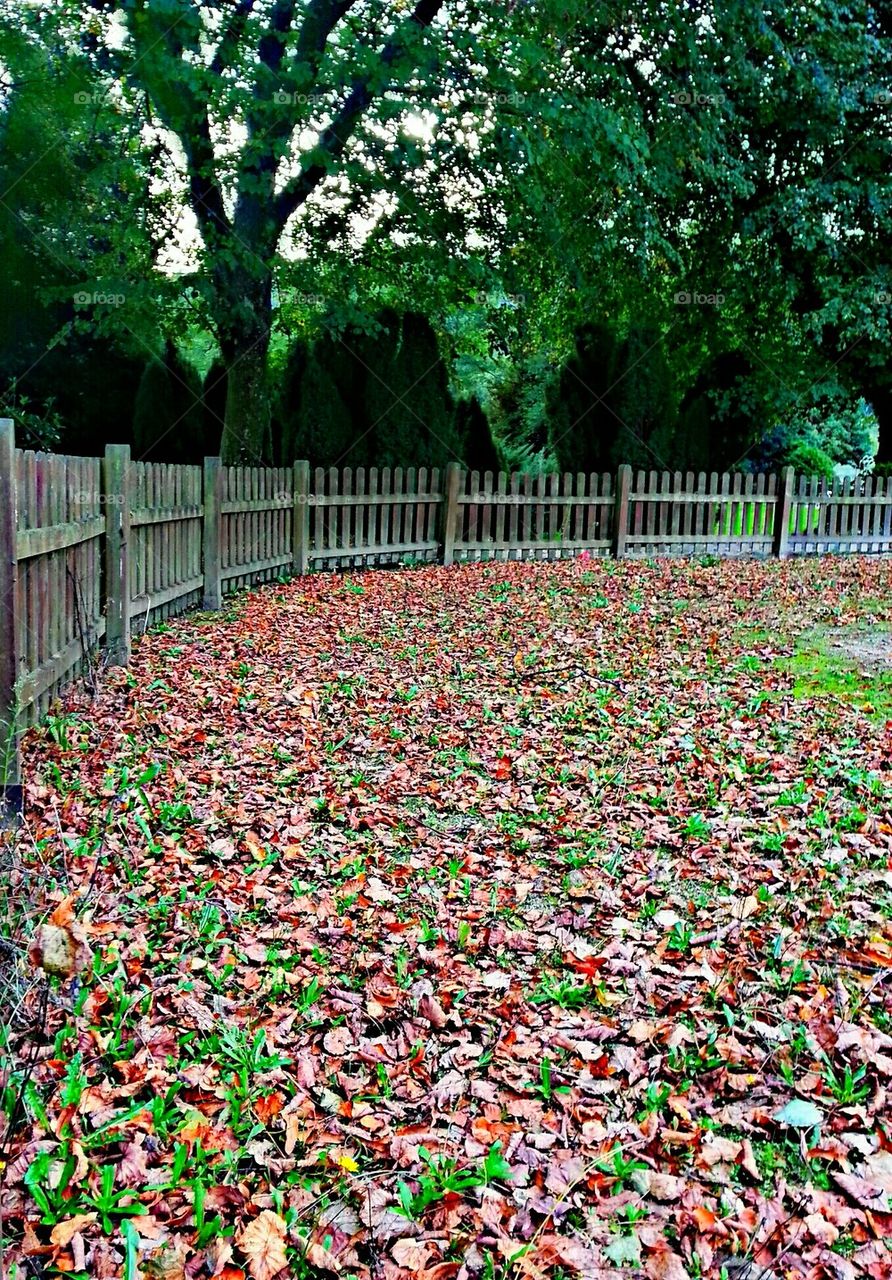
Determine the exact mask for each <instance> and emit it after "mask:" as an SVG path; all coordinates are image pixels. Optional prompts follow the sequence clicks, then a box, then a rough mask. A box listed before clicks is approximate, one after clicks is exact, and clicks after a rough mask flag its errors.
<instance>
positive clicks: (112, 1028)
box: [3, 557, 892, 1280]
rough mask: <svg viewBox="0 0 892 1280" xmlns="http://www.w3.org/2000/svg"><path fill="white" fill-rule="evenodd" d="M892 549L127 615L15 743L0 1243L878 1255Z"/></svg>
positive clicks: (103, 1271)
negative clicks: (106, 651) (19, 942)
mask: <svg viewBox="0 0 892 1280" xmlns="http://www.w3.org/2000/svg"><path fill="white" fill-rule="evenodd" d="M890 585H892V562H890V561H889V560H881V559H875V560H868V559H861V558H858V557H851V558H846V559H842V558H839V559H833V560H830V559H823V560H819V561H817V560H816V561H810V562H808V563H799V562H797V563H794V562H790V561H787V562H784V563H764V564H763V563H755V562H743V561H741V562H733V561H725V562H722V563H718V564H715V563H706V562H704V563H702V564H697V563H694V564H691V563H684V562H680V561H678V562H668V561H660V562H658V563H655V564H653V563H648V564H644V563H630V562H622V563H619V564H616V563H613V562H604V563H601V562H596V561H592V560H588V561H586V560H577V561H575V562H569V561H565V562H561V563H555V564H494V565H488V566H487V565H470V566H466V567H462V568H457V569H448V570H447V569H442V568H422V569H409V570H404V571H399V572H383V571H382V572H376V573H368V574H356V575H351V576H350V577H343V576H340V577H339V576H335V575H319V576H315V577H310V578H307V579H301V580H298V581H295V582H292V583H290V584H284V585H274V586H271V587H269V588H266V589H264V590H261V591H257V592H255V593H253V594H250V595H243V596H240V597H238V598H237V599H235V600H234V601H232V602H230V603H229V604H228V606H227V610H226V611H225V612H224V613H223V614H222V615H220V616H213V617H212V616H209V615H202V614H197V615H192V616H189V617H186V618H183V619H180V620H179V621H176V622H172V623H169V624H166V625H164V626H161V627H158V628H156V629H155V630H152V631H150V632H149V633H148V634H147V635H146V636H145V637H144V638H143V639H141V640H140V641H139V642H138V643H137V644H136V646H135V652H134V658H133V663H132V666H131V668H130V670H129V671H127V672H124V671H120V670H119V671H114V670H111V671H106V672H105V673H104V674H103V675H102V676H101V678H100V680H99V689H98V692H97V694H96V696H95V697H94V698H92V699H91V698H90V696H89V695H88V694H87V693H86V692H80V693H77V692H75V693H74V694H72V696H71V698H70V699H69V701H68V703H67V704H66V706H65V707H64V708H61V709H59V711H58V712H57V714H56V715H54V716H53V717H51V718H50V719H49V721H48V722H47V723H46V725H45V726H44V727H43V728H42V729H41V730H39V731H36V732H34V733H33V734H32V735H31V736H30V739H29V741H28V743H27V744H26V756H27V759H26V764H27V772H28V777H29V785H28V791H27V799H26V825H25V829H24V832H23V835H22V840H21V850H20V852H21V856H22V857H23V859H24V867H21V868H19V869H17V870H13V871H11V872H10V873H9V874H10V875H11V876H12V878H13V881H14V890H15V893H16V895H17V897H18V899H19V902H20V905H21V904H27V903H30V905H31V910H32V911H38V910H45V911H47V912H49V911H52V912H53V916H52V917H51V919H50V922H49V923H48V924H47V925H46V926H44V927H42V928H41V929H39V930H38V931H37V932H36V935H35V937H34V940H33V943H32V947H31V956H32V962H34V964H36V966H37V967H36V968H35V967H29V965H28V964H27V963H26V962H25V961H24V959H23V958H22V956H21V953H20V952H19V951H18V950H17V949H16V945H15V942H14V939H13V942H12V943H11V944H10V943H8V944H7V946H6V947H4V949H3V958H4V961H5V963H6V969H5V977H4V981H5V982H6V984H7V1003H13V1002H14V1003H15V1004H16V1008H15V1012H14V1016H13V1018H12V1023H11V1032H10V1035H11V1048H12V1049H13V1050H14V1052H15V1054H16V1055H17V1057H18V1062H19V1068H20V1069H19V1072H18V1074H17V1075H14V1076H11V1077H10V1076H9V1075H7V1077H6V1082H5V1092H4V1103H3V1105H4V1109H5V1111H6V1113H7V1118H9V1113H10V1112H15V1114H14V1115H13V1116H12V1121H13V1129H12V1133H11V1134H7V1138H6V1141H5V1149H6V1154H7V1160H8V1163H7V1166H6V1169H5V1174H4V1177H5V1180H6V1187H5V1190H4V1211H3V1212H4V1222H3V1227H4V1231H5V1234H6V1236H7V1268H8V1271H7V1274H8V1275H9V1276H15V1277H17V1280H18V1278H23V1277H25V1276H32V1275H54V1274H57V1273H59V1272H64V1273H66V1274H67V1275H69V1276H75V1277H79V1276H89V1277H126V1278H127V1280H136V1278H137V1277H138V1276H140V1275H145V1276H153V1277H156V1278H160V1280H180V1278H182V1277H184V1276H188V1277H207V1276H217V1277H222V1278H223V1280H241V1277H242V1276H243V1275H248V1276H250V1277H252V1278H253V1280H270V1277H271V1276H273V1275H276V1274H277V1273H278V1272H279V1271H280V1270H281V1271H282V1273H283V1275H293V1276H298V1277H301V1276H303V1277H307V1276H316V1275H319V1276H324V1275H341V1276H345V1277H349V1276H371V1277H381V1278H384V1280H396V1278H397V1277H402V1276H407V1277H408V1276H413V1275H414V1276H420V1277H423V1278H425V1280H448V1278H451V1277H458V1280H464V1278H465V1277H479V1278H480V1280H509V1278H511V1280H513V1278H516V1280H521V1278H522V1277H532V1278H536V1277H548V1278H549V1280H560V1278H561V1277H563V1278H565V1280H568V1278H570V1277H574V1276H577V1275H578V1276H583V1277H622V1276H623V1275H626V1276H631V1275H641V1276H645V1277H648V1278H650V1280H661V1278H662V1280H683V1278H684V1277H690V1278H691V1280H696V1278H697V1277H712V1276H715V1277H720V1276H722V1275H725V1276H727V1277H730V1278H731V1280H757V1278H758V1280H762V1277H764V1278H765V1280H769V1278H770V1280H780V1277H786V1276H791V1277H799V1276H802V1277H809V1278H817V1277H823V1276H830V1277H841V1278H842V1280H848V1278H849V1277H857V1276H871V1277H887V1276H889V1275H890V1274H892V1200H890V1193H892V1123H890V1119H889V1109H888V1105H887V1091H888V1090H889V1088H890V1086H892V923H890V921H892V871H890V868H892V823H890V816H889V801H890V788H892V734H890V724H889V723H888V722H887V719H886V712H887V711H888V713H889V715H890V716H892V694H890V685H889V680H888V672H887V671H886V670H885V666H886V665H888V661H889V658H890V650H889V648H887V647H885V646H884V643H883V637H885V636H886V631H885V629H884V628H885V626H886V625H887V624H888V623H889V622H890V620H892V594H890ZM865 646H866V647H865ZM865 655H866V656H865ZM890 670H892V668H890ZM8 928H9V929H11V930H13V932H14V926H13V925H10V926H8ZM10 936H12V935H10ZM40 966H42V968H41V967H40ZM46 970H51V971H55V976H49V977H47V976H45V971H46ZM75 971H76V972H75ZM72 975H73V976H72ZM35 1026H42V1028H43V1030H42V1031H41V1032H40V1033H39V1034H35V1032H34V1028H35ZM23 1076H27V1084H26V1086H25V1087H24V1088H22V1077H23ZM19 1097H21V1103H22V1105H21V1106H18V1107H17V1106H16V1100H17V1099H18V1098H19ZM15 1260H18V1270H17V1271H16V1270H11V1269H9V1268H10V1265H11V1262H13V1261H15ZM750 1264H752V1265H750ZM763 1267H767V1268H769V1269H768V1270H765V1271H763V1270H762V1268H763Z"/></svg>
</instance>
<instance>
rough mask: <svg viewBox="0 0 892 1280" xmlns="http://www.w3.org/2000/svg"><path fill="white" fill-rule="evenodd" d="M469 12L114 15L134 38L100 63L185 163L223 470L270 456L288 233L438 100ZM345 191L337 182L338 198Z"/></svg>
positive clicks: (358, 8) (423, 4)
mask: <svg viewBox="0 0 892 1280" xmlns="http://www.w3.org/2000/svg"><path fill="white" fill-rule="evenodd" d="M104 7H105V6H104V5H102V4H100V3H97V4H96V5H95V8H96V9H97V10H102V9H104ZM474 9H475V6H473V5H469V6H459V7H458V10H459V12H458V17H457V18H456V20H455V21H454V22H453V21H450V20H449V19H448V18H447V17H446V16H445V15H444V12H443V11H444V0H417V2H416V3H415V6H414V8H411V9H409V10H405V11H403V14H402V15H401V16H400V15H397V16H395V17H393V18H390V17H389V14H388V6H384V5H382V4H375V3H369V4H365V3H360V0H306V3H303V4H299V3H297V2H296V0H266V2H265V3H262V2H260V0H258V2H257V3H255V2H254V0H231V3H229V4H226V5H223V4H222V3H221V4H215V3H208V4H205V3H199V0H124V3H123V4H122V5H121V11H122V12H123V14H124V15H125V17H126V21H127V31H128V36H129V39H128V40H127V41H126V42H125V44H124V46H123V48H122V49H121V50H115V49H114V48H113V47H112V46H111V45H110V44H109V45H107V46H106V50H105V52H106V54H107V55H108V56H109V58H110V61H111V62H112V64H113V65H114V67H115V70H116V71H117V72H118V73H119V74H122V75H123V76H125V77H126V79H127V83H128V84H130V85H131V86H133V87H134V88H135V89H136V90H138V95H139V96H142V95H145V98H146V100H147V101H148V102H149V103H150V104H151V109H152V110H153V111H154V112H155V113H157V121H158V123H160V124H161V125H162V126H163V127H164V129H165V130H166V131H168V133H169V135H171V136H172V137H174V138H175V139H176V141H177V144H178V148H179V150H180V152H181V160H182V165H183V167H184V169H185V181H186V187H187V191H188V201H189V206H190V208H191V211H192V214H193V215H194V217H195V220H196V223H197V226H198V230H199V233H200V236H201V241H202V245H201V255H202V257H203V264H204V283H205V288H206V301H207V305H208V308H209V313H210V316H211V319H212V322H213V324H214V327H215V330H216V332H217V335H218V339H219V343H220V347H221V351H222V356H223V361H224V364H225V366H226V369H227V375H228V376H227V397H226V412H225V426H224V431H223V443H222V452H223V455H224V457H225V458H226V459H227V460H229V461H233V460H235V459H236V458H239V457H253V458H257V457H269V456H270V455H271V448H272V446H271V440H270V430H269V422H270V409H269V387H268V380H267V356H268V352H269V343H270V332H271V324H272V289H273V277H274V268H275V263H276V258H277V254H278V252H279V250H280V248H281V246H282V242H283V238H284V237H285V235H286V230H287V229H288V227H289V223H290V222H291V220H292V219H293V218H294V216H295V215H296V214H298V212H299V211H300V210H302V209H303V207H304V206H305V205H306V204H307V202H308V201H310V199H311V197H313V196H314V193H316V192H317V191H318V190H319V189H320V188H322V187H323V186H325V185H326V184H327V183H328V180H329V179H330V178H332V176H333V175H335V174H337V175H339V176H341V177H343V178H344V179H345V180H347V181H348V183H349V180H350V179H351V178H354V177H356V176H357V175H358V174H359V172H360V171H361V170H362V168H363V165H364V164H365V165H367V164H368V163H369V157H372V158H373V159H374V158H375V156H376V154H378V155H380V153H381V151H382V147H381V142H380V137H376V136H375V130H376V128H377V130H378V132H379V134H380V131H381V129H382V128H383V129H384V130H385V131H386V132H389V133H392V131H391V130H389V129H388V123H389V121H390V120H392V119H393V118H394V117H396V116H399V115H400V114H404V113H405V102H404V101H401V98H400V93H401V92H402V91H405V92H406V94H407V99H406V100H407V101H412V102H413V106H415V109H417V99H418V98H419V97H420V99H421V101H422V102H424V101H425V100H426V99H427V98H431V99H432V98H434V97H435V96H436V94H437V93H438V92H440V90H441V87H442V84H443V78H442V67H441V65H440V63H441V59H440V53H439V50H440V49H441V48H442V46H443V44H444V42H448V41H449V40H450V39H451V40H452V41H453V42H459V37H461V43H462V48H461V54H462V57H465V56H467V54H468V53H469V50H468V49H466V48H465V47H464V46H465V45H466V44H467V43H468V41H469V40H470V32H471V16H472V14H473V12H474ZM435 20H438V21H437V26H436V30H435V29H434V24H435ZM413 100H414V101H413ZM373 107H375V108H376V109H377V115H376V117H375V119H374V120H370V119H369V117H370V116H371V109H372V108H373ZM233 120H237V121H238V122H239V124H240V125H241V127H242V129H243V131H244V135H245V140H244V142H243V143H242V144H241V146H240V147H238V148H237V149H236V148H234V147H232V146H229V147H226V146H225V145H224V142H225V138H226V136H227V134H228V133H229V136H231V132H230V131H229V125H230V123H231V122H232V121H233ZM362 123H364V124H365V125H366V133H365V137H364V140H363V142H362V143H357V141H356V139H357V134H358V131H359V128H360V125H361V124H362ZM394 146H395V147H396V149H397V150H402V152H403V154H401V155H399V156H397V157H390V165H391V167H392V166H393V164H394V162H396V165H397V167H399V166H400V164H401V163H406V162H407V163H409V164H411V163H412V161H413V159H415V161H416V162H419V161H420V157H419V156H417V155H415V156H413V154H412V148H411V146H409V147H402V148H401V147H400V140H399V138H397V139H396V141H395V143H394ZM363 148H364V149H363ZM415 150H416V152H417V150H418V149H417V148H416V149H415ZM381 185H383V184H381ZM339 189H340V188H339V185H338V183H337V181H335V182H332V183H328V190H329V193H330V194H336V193H337V191H338V190H339Z"/></svg>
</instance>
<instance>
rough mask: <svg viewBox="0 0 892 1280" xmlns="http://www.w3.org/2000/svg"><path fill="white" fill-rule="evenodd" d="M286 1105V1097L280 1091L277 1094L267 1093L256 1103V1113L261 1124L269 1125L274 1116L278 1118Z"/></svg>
mask: <svg viewBox="0 0 892 1280" xmlns="http://www.w3.org/2000/svg"><path fill="white" fill-rule="evenodd" d="M284 1105H285V1095H284V1093H280V1092H279V1091H278V1089H277V1090H276V1092H275V1093H267V1094H264V1095H263V1096H262V1097H260V1098H258V1099H257V1101H256V1102H255V1103H254V1111H255V1113H256V1115H257V1119H258V1120H259V1121H260V1122H261V1124H269V1122H270V1120H272V1118H273V1116H277V1115H278V1114H279V1112H280V1111H281V1110H282V1108H283V1107H284Z"/></svg>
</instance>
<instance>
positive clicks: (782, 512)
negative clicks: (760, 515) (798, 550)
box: [774, 467, 793, 560]
mask: <svg viewBox="0 0 892 1280" xmlns="http://www.w3.org/2000/svg"><path fill="white" fill-rule="evenodd" d="M792 506H793V468H792V467H784V469H783V470H782V471H781V476H780V488H779V490H778V494H777V502H776V503H775V507H774V554H775V555H776V556H777V558H778V560H784V559H786V557H787V556H788V555H789V554H790V510H791V508H792Z"/></svg>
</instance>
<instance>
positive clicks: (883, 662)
mask: <svg viewBox="0 0 892 1280" xmlns="http://www.w3.org/2000/svg"><path fill="white" fill-rule="evenodd" d="M824 644H825V645H826V647H827V649H828V650H829V651H830V652H831V653H832V654H833V655H834V656H835V657H840V658H844V659H847V660H848V661H849V662H855V663H857V664H858V666H859V667H860V668H861V670H862V671H870V672H875V671H889V670H892V630H889V629H887V628H885V627H882V628H877V629H876V630H870V631H864V630H861V629H859V628H855V627H847V628H846V629H845V630H842V631H835V632H833V633H831V634H825V636H824Z"/></svg>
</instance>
